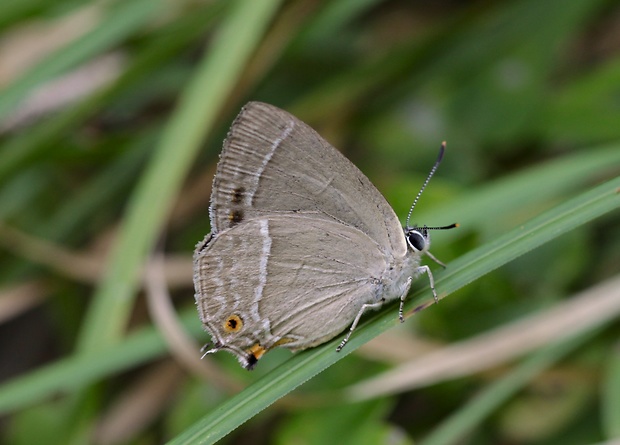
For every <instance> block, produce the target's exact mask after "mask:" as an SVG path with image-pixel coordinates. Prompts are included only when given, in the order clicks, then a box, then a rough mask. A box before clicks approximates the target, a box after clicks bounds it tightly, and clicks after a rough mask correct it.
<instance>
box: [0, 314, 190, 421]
mask: <svg viewBox="0 0 620 445" xmlns="http://www.w3.org/2000/svg"><path fill="white" fill-rule="evenodd" d="M180 318H181V320H180V321H181V322H182V323H183V325H184V326H185V329H187V331H188V332H190V333H191V334H193V335H196V336H197V335H199V334H200V333H201V332H202V326H200V324H199V323H196V311H195V309H194V308H191V310H188V311H186V312H185V313H184V314H183V315H182V316H181V317H180ZM166 352H167V344H166V342H165V341H164V339H163V338H162V336H161V333H160V332H159V330H157V328H156V327H154V326H149V327H145V328H142V329H140V330H137V331H136V332H133V333H132V334H130V335H128V336H127V337H125V339H124V340H123V341H122V342H121V343H119V344H117V345H114V346H112V347H110V348H108V349H105V350H99V351H97V352H96V353H92V354H74V355H72V356H70V357H67V358H64V359H61V360H57V361H56V362H54V363H52V364H50V365H47V366H44V367H42V368H40V369H37V370H35V371H32V372H30V373H28V374H26V375H23V376H19V377H16V378H14V379H12V380H9V381H8V382H6V383H3V384H2V385H0V413H2V414H4V413H11V412H14V411H17V410H19V409H23V408H26V407H28V406H32V405H34V404H36V403H40V402H41V401H43V400H45V399H46V398H49V397H51V396H53V395H55V394H58V393H75V392H76V391H78V390H80V389H82V388H84V387H86V386H88V385H90V384H92V383H93V382H96V381H100V380H102V379H104V378H107V377H110V376H111V375H115V374H116V373H119V372H122V371H125V370H127V369H132V368H135V367H136V366H140V365H142V364H144V363H145V362H148V361H150V360H153V359H155V358H157V357H160V356H162V355H164V354H166Z"/></svg>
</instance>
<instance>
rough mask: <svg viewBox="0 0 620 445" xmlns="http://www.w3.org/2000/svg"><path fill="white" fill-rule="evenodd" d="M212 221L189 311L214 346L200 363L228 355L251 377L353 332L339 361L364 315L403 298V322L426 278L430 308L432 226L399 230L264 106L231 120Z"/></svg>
mask: <svg viewBox="0 0 620 445" xmlns="http://www.w3.org/2000/svg"><path fill="white" fill-rule="evenodd" d="M444 147H445V144H444V145H442V149H441V151H440V155H439V158H438V160H437V163H436V164H435V166H434V167H433V169H432V170H431V173H430V174H429V176H428V178H427V180H426V182H425V183H424V186H423V187H422V190H423V189H424V187H425V186H426V184H427V183H428V180H429V179H430V177H431V176H432V174H433V173H434V171H435V169H436V168H437V165H438V163H439V161H440V159H441V156H442V154H443V150H444ZM420 193H421V191H420ZM419 196H420V194H418V197H416V200H415V201H414V206H415V203H416V202H417V199H418V198H419ZM414 206H412V210H413V207H414ZM209 212H210V219H211V233H209V234H208V235H207V236H206V237H205V239H204V240H203V241H201V242H200V243H198V245H197V246H196V250H195V252H194V286H195V289H196V294H195V298H196V305H197V307H198V312H199V314H200V319H201V321H202V323H203V325H204V327H205V329H206V330H207V331H208V332H209V333H210V334H211V336H212V345H211V346H210V347H209V345H206V347H205V348H206V352H205V355H206V354H209V353H213V352H217V351H221V350H225V351H228V352H230V353H232V354H234V355H235V356H236V357H237V359H238V360H239V363H240V364H241V366H243V367H244V368H246V369H252V368H253V367H254V366H255V365H256V363H257V361H258V359H260V358H261V356H262V355H263V354H264V353H265V352H266V351H269V350H270V349H272V348H274V347H276V346H282V347H285V348H288V349H291V350H293V351H299V350H302V349H306V348H310V347H313V346H317V345H319V344H321V343H324V342H326V341H328V340H330V339H332V338H334V337H335V336H336V335H338V334H340V333H341V332H343V331H344V330H345V329H347V328H349V331H348V333H347V335H346V336H345V337H344V339H343V340H342V342H341V343H340V346H339V347H338V349H337V350H338V351H339V350H340V349H342V347H344V345H345V344H346V342H347V340H348V339H349V336H350V335H351V333H352V332H353V330H354V329H355V327H356V325H357V323H358V322H359V320H360V318H361V316H362V315H363V314H364V313H365V312H366V311H367V310H369V309H377V308H379V307H381V306H382V305H383V304H384V303H385V302H386V301H390V300H395V299H400V301H401V305H400V309H399V317H400V319H401V321H402V320H403V315H402V314H403V313H402V311H403V302H404V301H405V297H406V296H407V293H408V291H409V287H410V286H411V281H412V280H413V279H415V278H416V277H417V276H419V275H420V274H423V273H426V274H427V276H428V278H429V280H430V284H431V289H432V292H433V295H434V297H435V300H436V301H437V294H436V292H435V288H434V283H433V276H432V274H431V272H430V269H429V268H428V266H424V265H420V257H421V255H422V254H427V255H429V252H428V248H429V245H430V237H429V230H430V228H427V227H421V228H418V227H409V224H408V221H409V217H408V218H407V225H406V226H405V228H404V229H403V228H402V227H401V225H400V223H399V221H398V218H397V217H396V214H395V213H394V211H393V210H392V208H391V207H390V205H389V204H388V203H387V201H386V200H385V198H384V197H383V196H382V195H381V193H380V192H379V191H378V190H377V189H376V188H375V187H374V186H373V184H372V183H371V182H370V180H369V179H368V178H366V176H364V174H363V173H362V172H361V171H360V170H359V169H358V168H357V167H355V166H354V165H353V164H352V163H351V162H350V161H349V160H348V159H346V158H345V157H344V156H343V155H342V154H340V152H338V151H337V150H336V149H335V148H334V147H332V146H331V145H330V144H329V143H327V142H326V141H325V140H324V139H323V138H322V137H321V136H319V134H318V133H316V132H315V131H314V130H313V129H312V128H310V127H309V126H308V125H306V124H305V123H303V122H301V121H300V120H299V119H297V118H295V117H294V116H292V115H290V114H289V113H287V112H285V111H283V110H281V109H279V108H276V107H274V106H272V105H268V104H265V103H260V102H250V103H248V104H247V105H246V106H245V107H244V108H243V109H242V110H241V112H240V113H239V115H238V116H237V118H236V119H235V121H234V123H233V125H232V127H231V129H230V132H229V134H228V137H227V139H226V141H225V142H224V147H223V149H222V153H221V155H220V161H219V164H218V166H217V172H216V174H215V179H214V181H213V191H212V194H211V207H210V209H209ZM409 215H411V212H409ZM454 226H455V225H451V226H447V227H445V228H450V227H454ZM442 228H443V227H442ZM431 258H433V257H432V256H431ZM440 264H441V263H440Z"/></svg>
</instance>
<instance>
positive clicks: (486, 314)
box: [0, 0, 620, 444]
mask: <svg viewBox="0 0 620 445" xmlns="http://www.w3.org/2000/svg"><path fill="white" fill-rule="evenodd" d="M0 33H1V34H0V264H1V267H0V442H2V443H6V444H32V443H46V444H69V443H72V444H81V443H95V444H153V443H166V442H167V441H171V440H174V441H175V443H211V442H213V441H216V440H219V439H221V440H222V442H223V443H230V444H246V443H251V444H272V443H273V444H330V443H337V444H346V443H351V444H386V443H389V444H412V443H422V444H444V443H445V444H448V443H455V444H456V443H458V444H594V443H601V442H606V441H609V443H611V441H612V440H613V438H614V437H615V438H616V439H617V440H620V342H619V341H618V333H619V331H620V325H619V323H618V313H620V281H619V279H620V276H619V275H618V273H619V272H620V230H619V229H620V225H619V223H620V213H619V212H618V207H620V184H619V182H618V176H619V173H620V2H618V1H612V0H571V1H560V0H548V1H545V2H541V1H535V0H512V1H494V2H492V1H448V0H446V1H434V2H428V1H406V0H384V1H380V0H330V1H327V0H325V1H320V0H294V1H278V0H228V1H223V0H222V1H206V0H202V1H201V0H167V1H164V0H117V1H111V0H110V1H99V2H94V1H81V0H66V1H63V0H54V1H49V0H3V2H2V5H0ZM249 100H261V101H265V102H268V103H271V104H274V105H277V106H279V107H281V108H284V109H286V110H288V111H290V112H291V113H293V114H295V115H296V116H297V117H299V118H300V119H301V120H304V121H305V122H307V123H308V124H310V125H311V126H313V127H314V128H315V129H316V130H317V131H318V132H319V133H320V134H321V135H323V136H324V137H325V138H326V139H327V140H328V141H330V142H331V143H332V144H333V145H334V146H336V147H338V149H340V150H341V151H342V152H343V153H345V154H346V156H347V157H348V158H349V159H351V160H352V161H353V162H354V163H355V164H356V165H357V166H358V167H359V168H360V169H361V170H362V171H363V172H364V173H366V174H367V175H368V177H369V178H370V179H371V180H372V181H373V183H374V184H375V185H376V186H377V188H378V189H379V190H380V191H381V192H382V193H384V195H385V196H386V197H387V199H388V201H389V202H390V203H391V204H392V206H393V207H394V209H395V210H396V212H397V214H399V215H400V216H401V218H402V219H403V220H404V218H405V216H406V214H407V211H408V208H409V206H410V205H411V202H412V200H413V198H414V197H415V195H416V193H417V191H418V190H419V188H420V186H421V184H422V182H423V180H424V177H425V175H426V174H427V172H428V171H429V169H430V167H431V166H432V163H433V162H434V159H435V158H436V156H437V152H438V148H439V145H440V143H441V142H442V141H443V140H446V141H447V143H448V148H447V152H446V155H445V157H444V160H443V163H442V165H441V167H440V169H439V170H438V172H437V174H436V175H435V177H434V178H433V180H432V182H431V184H430V185H429V187H428V188H427V190H426V191H425V193H424V195H423V197H422V199H421V201H420V203H419V206H418V207H417V208H416V210H415V212H414V214H413V218H412V222H414V223H418V224H427V225H433V226H435V225H444V224H450V223H452V222H459V223H460V226H461V227H460V228H459V229H457V230H451V231H447V232H434V233H433V249H432V252H433V254H434V255H435V256H437V257H438V258H440V259H441V260H442V261H444V262H446V263H447V264H448V269H447V270H446V271H443V270H442V269H441V268H440V267H439V266H437V265H435V264H434V263H432V262H428V261H427V263H428V264H429V265H430V267H431V268H432V269H433V270H434V271H435V272H434V273H435V277H436V280H437V288H438V292H439V293H440V295H441V296H442V297H444V296H446V295H447V294H448V293H450V295H449V296H448V298H445V299H443V300H442V301H441V302H440V304H439V305H434V306H430V307H429V308H428V310H425V311H423V312H421V313H419V314H417V315H416V316H414V317H410V318H409V319H408V320H407V322H406V323H405V324H403V325H399V326H398V327H396V328H393V327H394V326H396V325H397V324H398V323H396V318H397V309H396V307H397V306H395V305H390V306H388V307H386V308H384V309H383V310H382V311H381V312H380V313H379V314H377V315H375V316H372V317H368V320H367V322H366V323H365V324H364V326H361V327H360V329H359V332H358V331H356V333H355V334H354V335H353V337H352V342H351V345H350V346H351V347H350V350H349V351H347V353H348V354H350V355H346V354H345V351H343V354H342V355H341V356H338V357H335V356H336V354H335V353H334V352H333V349H334V346H333V345H331V344H328V345H326V346H324V347H319V348H315V349H314V350H311V351H308V352H304V353H301V354H297V355H295V356H292V355H291V354H290V353H289V352H288V351H285V350H276V351H273V352H270V353H269V354H267V355H266V356H265V357H264V358H263V359H262V360H261V361H260V363H259V365H258V366H257V369H256V370H255V371H253V372H247V371H245V370H243V369H241V368H240V367H239V366H238V364H237V362H236V360H235V359H234V358H233V357H232V356H231V355H228V354H217V355H214V356H209V357H208V358H206V359H205V360H203V361H202V362H200V361H198V358H199V355H200V354H199V352H198V348H199V346H200V345H201V344H203V343H205V342H206V341H208V336H207V335H206V334H205V333H204V332H202V328H201V326H200V322H199V319H198V315H197V313H196V311H195V308H194V298H193V287H192V283H191V274H192V272H191V254H192V251H193V248H194V245H195V244H196V243H197V242H198V241H199V240H201V239H202V238H203V237H204V235H205V234H206V233H208V232H209V221H208V201H209V195H210V189H211V181H212V178H213V174H214V172H215V165H216V163H217V159H218V153H219V151H220V149H221V143H222V140H223V138H224V137H225V135H226V132H227V130H228V128H229V126H230V123H231V122H232V120H233V119H234V116H235V115H236V113H237V112H238V111H239V109H240V108H241V106H243V104H244V103H246V102H247V101H249ZM597 203H603V204H600V205H599V204H597ZM597 205H598V206H599V207H596V206H597ZM541 215H542V216H541ZM537 218H538V219H537ZM537 235H539V236H538V237H537ZM502 249H503V250H502ZM154 251H155V252H158V253H163V254H164V267H165V272H162V271H161V270H159V269H157V263H153V262H151V263H149V264H151V265H150V266H149V267H146V264H147V262H148V259H149V257H150V254H151V253H152V252H154ZM501 252H507V253H505V254H502V253H501ZM502 255H503V256H502ZM478 260H480V262H481V263H480V265H479V263H478V262H477V261H478ZM483 261H484V262H485V263H484V264H482V262H483ZM504 264H505V265H504ZM500 266H501V267H500ZM495 268H497V269H496V270H494V271H493V272H492V273H491V271H492V270H493V269H495ZM473 269H475V273H474V272H471V271H472V270H473ZM451 271H452V272H451ZM468 271H470V272H471V273H469V272H468ZM451 273H452V274H453V275H450V274H451ZM144 276H146V277H147V281H148V282H149V283H151V286H149V287H147V286H144V285H143V283H144V282H145V281H144V280H143V277H144ZM481 276H482V278H479V279H478V277H481ZM158 279H165V280H166V284H167V287H168V288H169V290H170V294H171V300H170V299H167V298H166V295H165V293H164V295H163V296H162V295H159V296H158V291H159V293H160V294H161V292H160V291H161V288H162V287H163V284H164V283H158ZM451 280H452V281H451ZM426 284H427V283H426V281H425V280H424V279H423V280H420V281H419V282H417V283H415V284H414V291H416V293H415V294H414V297H413V298H412V301H411V302H410V304H409V306H408V309H410V310H411V309H413V308H414V307H415V305H417V304H419V303H420V301H422V300H423V301H424V302H428V301H429V299H430V294H429V292H428V289H427V288H426V289H425V288H424V286H426ZM158 285H159V287H158ZM465 285H467V286H465ZM442 286H443V288H442ZM463 286H465V287H463ZM457 289H458V291H456V292H454V291H455V290H457ZM292 292H293V290H292ZM442 292H443V294H442ZM171 304H173V305H174V310H173V307H172V305H171ZM383 331H387V332H386V333H385V334H384V335H382V336H379V337H376V338H374V339H372V340H371V338H372V337H375V336H376V335H378V334H379V333H380V332H383ZM337 341H339V339H337ZM337 341H336V343H337ZM358 347H359V349H357V348H358ZM347 348H349V346H347ZM338 360H339V361H338ZM336 361H338V363H336V364H334V365H333V366H330V365H331V364H332V363H334V362H336ZM323 368H327V369H326V370H325V371H324V372H321V373H320V374H318V375H317V376H316V377H314V378H313V379H311V380H310V381H308V382H307V383H305V382H306V380H307V379H308V378H309V377H311V376H312V375H314V374H316V373H318V372H319V371H320V370H322V369H323ZM304 373H305V374H304ZM302 383H304V384H303V385H302ZM300 385H301V386H300ZM297 386H299V388H298V389H296V390H295V391H294V392H291V393H290V394H289V395H287V396H285V397H283V398H281V396H283V395H284V394H286V393H288V392H289V391H291V390H292V389H294V388H296V387H297ZM245 387H247V388H248V389H246V390H245V391H244V392H241V393H239V391H240V390H241V388H245ZM233 394H237V396H236V397H233ZM276 400H278V401H277V403H275V404H273V405H271V403H273V402H274V401H276ZM269 405H271V406H269ZM267 406H269V407H268V408H267V409H264V408H266V407H267ZM233 429H234V431H233V432H232V433H230V434H227V433H229V431H231V430H233Z"/></svg>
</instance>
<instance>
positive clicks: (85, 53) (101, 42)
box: [0, 0, 161, 119]
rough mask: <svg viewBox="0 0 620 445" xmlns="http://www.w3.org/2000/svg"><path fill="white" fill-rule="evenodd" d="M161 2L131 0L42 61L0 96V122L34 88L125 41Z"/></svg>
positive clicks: (155, 0)
mask: <svg viewBox="0 0 620 445" xmlns="http://www.w3.org/2000/svg"><path fill="white" fill-rule="evenodd" d="M160 3H161V2H160V1H157V0H131V1H127V2H122V3H121V5H120V6H116V7H115V8H113V9H112V10H111V12H110V14H109V15H108V16H107V17H105V18H104V19H103V20H102V21H101V23H100V24H99V26H98V27H97V28H95V29H94V30H93V31H91V32H90V33H88V34H87V35H85V36H83V37H80V38H79V39H76V40H74V41H72V42H71V43H69V44H68V45H67V46H66V47H64V48H61V49H60V50H59V51H56V52H55V53H53V54H51V55H50V56H49V57H47V58H45V59H44V60H42V61H41V62H40V63H38V64H37V65H36V66H34V67H33V68H32V69H30V70H29V71H28V72H27V73H26V74H24V75H23V76H21V77H19V78H18V79H17V80H16V81H14V82H13V83H12V84H11V85H9V86H8V87H7V88H6V89H5V90H4V91H3V92H2V93H0V119H1V118H4V117H6V115H7V114H9V113H10V112H12V111H13V110H15V108H16V107H17V106H18V105H19V103H20V102H21V101H22V99H24V97H26V95H27V94H28V93H29V92H30V91H32V90H33V88H35V87H37V86H39V85H41V84H42V83H44V82H46V81H48V80H51V79H53V78H55V77H56V76H58V75H60V74H62V73H64V72H66V71H68V70H69V69H71V68H74V67H76V66H78V65H79V64H80V63H83V62H85V61H87V60H89V59H90V58H92V57H93V56H94V55H96V54H98V53H100V52H102V51H105V50H106V49H109V48H110V47H112V46H113V45H115V44H117V43H118V42H120V41H122V40H123V39H125V38H127V36H129V35H131V34H132V33H133V32H135V31H136V30H137V29H138V28H139V27H141V26H142V25H143V24H144V23H145V22H146V21H148V20H150V18H151V15H152V14H153V13H154V12H156V11H157V10H158V8H159V6H160Z"/></svg>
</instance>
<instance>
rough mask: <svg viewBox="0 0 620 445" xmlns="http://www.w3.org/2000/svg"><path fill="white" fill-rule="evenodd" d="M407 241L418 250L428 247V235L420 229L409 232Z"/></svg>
mask: <svg viewBox="0 0 620 445" xmlns="http://www.w3.org/2000/svg"><path fill="white" fill-rule="evenodd" d="M407 242H408V243H409V245H410V246H411V247H412V248H413V249H414V250H417V251H418V252H421V251H423V250H425V249H426V244H427V241H426V237H425V236H424V235H423V234H422V233H421V232H419V231H417V230H415V229H412V230H409V231H408V232H407Z"/></svg>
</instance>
